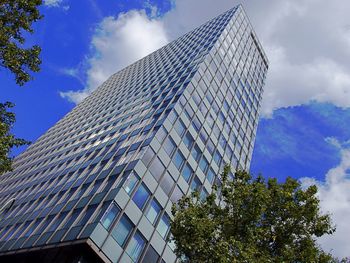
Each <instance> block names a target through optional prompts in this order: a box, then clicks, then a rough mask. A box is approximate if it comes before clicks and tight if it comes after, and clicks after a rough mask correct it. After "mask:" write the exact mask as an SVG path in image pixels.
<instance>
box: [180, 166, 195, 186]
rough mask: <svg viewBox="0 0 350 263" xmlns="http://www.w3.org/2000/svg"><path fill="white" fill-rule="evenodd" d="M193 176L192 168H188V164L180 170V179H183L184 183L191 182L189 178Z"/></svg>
mask: <svg viewBox="0 0 350 263" xmlns="http://www.w3.org/2000/svg"><path fill="white" fill-rule="evenodd" d="M192 174H193V170H192V168H191V167H190V166H189V164H188V163H186V165H185V166H184V169H183V170H182V177H183V178H184V179H185V181H186V182H188V181H190V180H191V176H192Z"/></svg>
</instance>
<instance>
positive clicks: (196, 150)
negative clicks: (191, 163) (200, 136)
mask: <svg viewBox="0 0 350 263" xmlns="http://www.w3.org/2000/svg"><path fill="white" fill-rule="evenodd" d="M191 155H192V157H193V158H194V159H195V160H196V161H197V162H198V160H199V158H200V157H201V150H200V149H199V147H198V145H197V144H195V145H194V147H193V148H192V151H191Z"/></svg>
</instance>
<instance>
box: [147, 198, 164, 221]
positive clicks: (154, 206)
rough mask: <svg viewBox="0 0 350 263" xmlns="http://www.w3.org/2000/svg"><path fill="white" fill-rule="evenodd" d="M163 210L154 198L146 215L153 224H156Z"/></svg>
mask: <svg viewBox="0 0 350 263" xmlns="http://www.w3.org/2000/svg"><path fill="white" fill-rule="evenodd" d="M161 210H162V207H161V206H160V204H159V203H158V202H157V200H156V199H154V198H153V200H152V202H151V204H150V206H149V208H148V211H147V214H146V217H147V218H148V220H149V221H150V222H151V223H152V224H154V223H155V222H156V220H157V218H158V215H159V213H160V211H161Z"/></svg>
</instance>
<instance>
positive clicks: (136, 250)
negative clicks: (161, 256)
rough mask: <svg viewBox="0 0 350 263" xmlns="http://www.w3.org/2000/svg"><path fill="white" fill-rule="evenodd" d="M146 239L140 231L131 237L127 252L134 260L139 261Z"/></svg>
mask: <svg viewBox="0 0 350 263" xmlns="http://www.w3.org/2000/svg"><path fill="white" fill-rule="evenodd" d="M145 244H146V240H145V238H144V237H143V236H142V235H141V233H140V232H139V231H137V232H136V233H135V235H134V236H133V237H132V238H131V240H130V242H129V245H128V247H127V248H126V253H128V255H129V256H130V258H131V259H132V261H133V262H137V261H138V259H139V257H140V255H141V253H142V250H143V248H144V247H145Z"/></svg>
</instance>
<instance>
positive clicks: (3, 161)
mask: <svg viewBox="0 0 350 263" xmlns="http://www.w3.org/2000/svg"><path fill="white" fill-rule="evenodd" d="M13 106H14V105H13V104H12V103H10V102H6V103H0V174H3V173H5V172H7V171H10V170H11V164H12V158H11V157H9V152H10V151H11V149H12V148H13V147H18V146H21V145H25V144H28V143H29V142H27V141H25V140H23V139H18V138H16V137H15V136H14V135H13V134H11V132H10V131H11V128H12V126H13V124H14V122H15V120H16V119H15V115H14V113H13V112H10V111H8V109H9V108H12V107H13Z"/></svg>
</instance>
